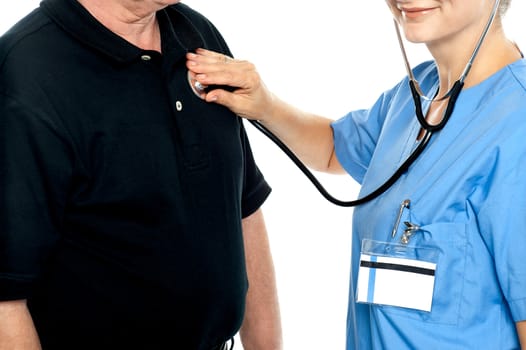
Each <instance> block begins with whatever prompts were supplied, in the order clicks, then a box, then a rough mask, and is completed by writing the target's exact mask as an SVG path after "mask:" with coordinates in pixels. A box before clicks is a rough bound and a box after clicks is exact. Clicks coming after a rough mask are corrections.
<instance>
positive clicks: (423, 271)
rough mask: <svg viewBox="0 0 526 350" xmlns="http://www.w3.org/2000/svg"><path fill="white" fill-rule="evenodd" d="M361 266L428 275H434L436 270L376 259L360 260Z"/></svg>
mask: <svg viewBox="0 0 526 350" xmlns="http://www.w3.org/2000/svg"><path fill="white" fill-rule="evenodd" d="M360 266H361V267H369V268H373V269H384V270H396V271H403V272H412V273H418V274H420V275H428V276H434V275H435V270H433V269H426V268H424V267H417V266H408V265H400V264H390V263H382V262H376V261H365V260H362V261H360Z"/></svg>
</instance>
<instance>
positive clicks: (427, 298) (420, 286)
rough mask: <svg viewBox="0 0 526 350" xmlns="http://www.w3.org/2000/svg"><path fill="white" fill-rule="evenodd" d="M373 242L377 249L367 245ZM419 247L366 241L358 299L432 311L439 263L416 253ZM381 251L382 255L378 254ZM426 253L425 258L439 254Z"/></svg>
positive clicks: (362, 257)
mask: <svg viewBox="0 0 526 350" xmlns="http://www.w3.org/2000/svg"><path fill="white" fill-rule="evenodd" d="M371 244H373V245H374V249H368V248H371ZM364 248H366V249H364ZM417 250H418V248H409V247H406V246H398V245H393V244H389V243H382V242H375V241H368V242H363V243H362V253H361V255H360V267H359V270H358V285H357V290H356V301H357V302H359V303H368V304H378V305H390V306H398V307H404V308H410V309H416V310H422V311H427V312H429V311H431V306H432V303H433V288H434V286H435V271H436V263H435V262H433V261H424V260H420V259H419V258H417V257H419V255H421V254H418V253H416V254H415V251H417ZM426 250H427V249H426ZM379 251H381V252H382V254H381V255H379V254H377V253H379ZM386 252H387V253H389V254H391V255H388V254H386ZM408 252H410V254H409V253H408ZM426 255H427V257H428V259H426V260H429V256H432V257H433V258H432V259H435V258H434V257H435V256H436V255H435V254H426ZM435 261H436V260H435Z"/></svg>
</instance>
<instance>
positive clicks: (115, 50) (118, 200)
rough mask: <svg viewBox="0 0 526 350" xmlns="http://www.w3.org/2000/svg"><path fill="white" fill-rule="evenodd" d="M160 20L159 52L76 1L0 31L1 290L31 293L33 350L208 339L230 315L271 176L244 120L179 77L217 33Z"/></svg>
mask: <svg viewBox="0 0 526 350" xmlns="http://www.w3.org/2000/svg"><path fill="white" fill-rule="evenodd" d="M157 16H158V19H159V23H160V27H161V32H162V33H161V37H162V51H163V53H162V54H160V53H158V52H152V51H144V50H141V49H139V48H137V47H135V46H133V45H131V44H130V43H128V42H126V41H125V40H123V39H122V38H120V37H119V36H117V35H115V34H113V33H112V32H110V31H109V30H108V29H106V28H105V27H103V26H102V25H101V24H100V23H98V22H97V21H96V20H95V19H94V18H93V17H92V16H90V14H89V13H88V12H87V11H86V10H85V9H84V8H83V7H82V6H81V5H80V4H78V3H77V1H75V0H44V1H43V2H42V4H41V6H40V7H39V8H38V9H36V10H35V11H34V12H33V13H31V14H29V15H28V16H27V17H26V18H24V19H23V20H22V21H20V22H19V23H18V24H17V25H15V26H14V27H13V28H12V29H11V30H10V31H9V32H7V33H6V34H5V35H4V36H3V37H2V38H1V39H0V225H1V226H0V228H1V230H0V300H11V299H21V298H27V299H28V305H29V307H30V311H31V313H32V316H33V319H34V322H35V324H36V327H37V330H38V332H39V335H40V338H41V341H42V344H43V346H44V349H46V350H47V349H51V350H54V349H209V348H210V347H211V346H214V345H215V344H217V343H219V342H221V341H223V340H225V339H227V338H229V337H230V336H232V335H233V334H235V333H236V331H237V330H238V329H239V326H240V324H241V322H242V319H243V313H244V304H245V294H246V290H247V278H246V271H245V261H244V251H243V239H242V230H241V219H242V218H243V217H245V216H248V215H250V214H251V213H253V212H254V211H255V210H257V208H259V207H260V206H261V204H262V203H263V201H264V200H265V199H266V197H267V196H268V194H269V192H270V188H269V186H268V185H267V183H266V182H265V180H264V179H263V177H262V175H261V173H260V172H259V170H258V168H257V166H256V165H255V163H254V160H253V157H252V153H251V150H250V147H249V143H248V141H247V136H246V134H245V131H244V128H243V124H242V122H241V120H240V119H239V118H237V117H236V116H234V115H233V114H232V113H231V112H229V111H228V110H227V109H226V108H223V107H221V106H219V105H215V104H208V103H205V102H203V101H202V100H200V99H199V98H198V97H197V96H195V95H194V93H193V92H192V90H191V88H190V86H189V84H188V82H187V70H186V68H185V54H186V53H187V52H188V51H191V50H194V49H196V48H198V47H205V48H209V49H212V50H216V51H220V52H224V53H229V50H228V47H227V45H226V44H225V42H224V40H223V39H222V37H221V35H220V34H219V32H218V31H217V30H216V29H215V28H214V26H213V25H212V24H211V23H210V22H209V21H207V20H206V19H205V18H204V17H202V16H201V15H200V14H198V13H196V12H195V11H193V10H192V9H190V8H189V7H187V6H185V5H183V4H178V5H175V6H171V7H168V8H166V9H164V10H162V11H160V12H159V13H158V14H157ZM160 344H170V346H169V347H163V346H161V345H160Z"/></svg>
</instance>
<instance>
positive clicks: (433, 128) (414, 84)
mask: <svg viewBox="0 0 526 350" xmlns="http://www.w3.org/2000/svg"><path fill="white" fill-rule="evenodd" d="M499 4H500V0H496V1H495V4H494V6H493V9H492V12H491V15H490V17H489V19H488V22H487V23H486V26H485V27H484V29H483V31H482V34H481V35H480V38H479V40H478V42H477V44H476V46H475V49H474V50H473V52H472V54H471V57H470V58H469V61H468V63H467V64H466V66H465V68H464V70H463V71H462V74H461V75H460V77H459V78H458V80H457V81H456V82H455V83H454V84H453V86H452V87H451V88H450V89H449V91H448V92H447V93H446V94H444V95H443V96H442V97H428V96H426V95H425V94H424V93H423V92H422V90H421V89H420V85H419V84H418V81H417V80H416V79H415V77H414V75H413V71H412V70H411V66H410V64H409V61H408V59H407V53H406V50H405V47H404V43H403V39H402V35H401V34H400V28H399V24H398V22H397V21H396V19H394V25H395V29H396V35H397V38H398V44H399V46H400V50H401V51H402V56H403V59H404V63H405V68H406V70H407V75H408V79H409V87H410V90H411V95H412V97H413V102H414V104H415V112H416V117H417V119H418V122H419V124H420V126H421V127H422V130H423V131H424V135H423V136H422V138H421V139H420V141H419V142H418V144H417V146H416V147H415V149H414V150H413V152H412V153H411V154H410V155H409V156H408V157H407V159H406V160H405V161H404V162H403V163H402V164H401V165H400V167H399V168H398V169H397V170H396V171H395V172H394V173H393V175H391V177H390V178H388V179H387V180H386V181H385V182H384V183H383V184H382V185H380V186H379V187H378V188H376V189H375V190H374V191H372V192H370V193H369V194H367V195H365V196H363V197H361V198H358V199H356V200H352V201H342V200H339V199H337V198H335V197H333V196H332V195H331V194H330V193H329V192H328V191H327V190H326V189H325V188H324V187H323V185H322V184H321V183H320V182H319V181H318V179H317V178H316V177H315V176H314V175H313V174H312V172H311V171H310V170H309V169H308V168H307V166H306V165H305V164H303V163H302V162H301V161H300V160H299V158H298V157H297V156H296V155H295V154H294V153H293V152H292V151H291V150H290V149H289V148H288V147H287V146H286V145H285V144H284V143H283V142H282V141H281V140H280V139H279V138H278V137H277V136H276V135H274V134H273V133H272V132H271V131H270V130H269V129H267V128H266V127H265V126H264V125H262V124H261V123H260V122H259V121H257V120H250V119H248V121H249V122H250V123H251V124H252V125H253V126H254V127H256V129H258V130H259V131H261V132H262V133H263V134H264V135H265V136H267V137H268V138H269V139H270V140H271V141H272V142H274V143H275V144H276V145H277V146H278V147H279V148H280V149H281V150H282V151H283V152H284V153H285V154H286V155H287V156H288V157H289V158H290V159H291V160H292V161H293V162H294V164H296V166H297V167H298V168H299V169H300V170H301V171H302V172H303V174H304V175H305V176H306V177H307V178H308V179H309V180H310V181H311V182H312V184H313V185H314V186H315V187H316V189H317V190H318V191H319V192H320V194H321V195H322V196H323V197H325V199H327V200H328V201H329V202H331V203H333V204H336V205H338V206H341V207H354V206H357V205H360V204H363V203H366V202H369V201H371V200H373V199H375V198H377V197H378V196H380V195H381V194H383V193H384V192H385V191H387V190H388V189H389V188H390V187H391V186H392V185H393V184H394V183H395V182H396V181H397V180H398V179H399V178H400V177H401V176H402V175H403V174H404V173H405V172H406V171H407V170H408V169H409V167H410V166H411V165H412V164H413V163H414V162H415V160H416V159H417V158H418V157H419V156H420V155H421V154H422V152H423V151H424V149H425V148H426V146H427V145H428V144H429V141H430V139H431V136H432V135H433V133H435V132H437V131H440V130H442V129H443V128H444V126H445V125H446V123H447V122H448V120H449V118H450V117H451V114H452V113H453V109H454V108H455V104H456V101H457V98H458V96H459V94H460V91H461V90H462V87H463V86H464V81H465V79H466V77H467V75H468V73H469V71H470V70H471V67H472V65H473V61H474V60H475V57H476V56H477V54H478V52H479V50H480V47H481V46H482V43H483V42H484V39H485V38H486V35H487V34H488V32H489V29H490V27H491V24H492V23H493V20H494V19H495V16H496V14H497V11H498V8H499ZM189 83H190V86H191V87H192V89H196V90H197V91H194V92H196V94H197V95H198V96H199V93H201V92H203V91H206V90H208V89H207V88H205V87H203V86H202V85H201V84H199V83H198V82H197V81H192V79H191V78H190V77H189ZM227 89H229V90H231V89H230V88H228V87H227ZM446 98H449V100H448V103H447V106H446V109H445V111H444V113H443V117H442V120H441V121H440V122H439V123H438V124H434V125H432V124H429V123H428V122H427V120H426V119H425V117H424V113H423V110H422V99H423V100H426V101H430V102H435V101H442V100H445V99H446Z"/></svg>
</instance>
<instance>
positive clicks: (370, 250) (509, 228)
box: [187, 0, 526, 350]
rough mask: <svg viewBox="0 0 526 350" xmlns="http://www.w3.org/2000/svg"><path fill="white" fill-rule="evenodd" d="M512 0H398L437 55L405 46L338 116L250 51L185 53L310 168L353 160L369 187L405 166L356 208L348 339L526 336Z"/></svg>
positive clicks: (367, 343)
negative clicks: (363, 102)
mask: <svg viewBox="0 0 526 350" xmlns="http://www.w3.org/2000/svg"><path fill="white" fill-rule="evenodd" d="M496 1H497V2H496ZM510 1H511V0H501V1H500V3H499V2H498V0H388V1H387V3H388V6H389V7H390V8H391V10H392V12H393V14H394V18H395V22H396V28H397V30H398V28H400V29H401V31H402V32H403V33H404V35H405V38H406V39H407V40H409V41H411V42H415V43H424V44H425V45H426V46H427V48H428V50H429V51H430V53H431V55H432V57H433V60H432V61H429V62H423V63H421V64H420V65H418V66H416V67H414V68H411V67H410V66H409V64H408V63H407V58H406V65H407V68H408V73H409V74H408V78H406V79H404V80H402V81H400V82H399V83H398V84H396V85H394V86H393V88H392V89H390V90H388V91H386V92H384V93H383V94H382V95H381V96H380V97H379V98H378V100H377V102H376V103H375V104H374V105H373V106H372V107H371V108H369V109H367V110H357V111H352V112H350V113H348V114H347V115H346V116H344V117H343V118H341V119H339V120H336V121H334V120H331V119H327V118H324V117H320V116H317V115H313V114H309V113H306V112H304V111H301V110H298V109H297V108H294V107H293V106H290V105H288V104H287V103H285V102H284V101H282V100H280V99H279V98H278V97H277V96H275V95H273V94H272V93H271V92H270V91H268V90H267V88H266V87H265V85H264V83H263V82H262V81H261V79H260V76H259V75H258V73H257V72H256V70H255V68H254V66H253V65H252V64H251V63H250V62H247V61H241V60H234V59H231V58H228V57H225V56H223V55H219V54H217V53H214V52H210V51H205V50H198V51H197V52H195V53H189V54H188V56H187V58H188V62H187V66H188V68H189V70H190V74H191V78H192V80H191V81H192V82H193V85H194V87H195V88H196V90H197V91H198V93H200V95H201V97H202V98H203V99H205V100H206V101H207V102H210V103H219V104H222V105H225V106H227V107H229V108H230V109H232V110H233V111H235V112H236V113H237V114H239V115H241V116H243V117H246V118H249V119H252V120H258V121H259V123H261V124H262V125H264V126H265V127H266V128H267V129H269V130H270V131H272V132H273V133H274V134H275V135H277V136H278V137H279V138H280V139H281V140H283V142H284V143H285V144H287V145H288V146H289V147H290V148H291V149H292V150H293V152H294V153H295V154H296V155H297V156H298V157H299V158H300V159H301V160H302V161H303V162H305V163H306V164H307V165H308V166H309V167H310V168H312V169H315V170H318V171H325V172H329V173H343V172H344V171H346V172H348V173H349V174H350V175H351V176H352V177H353V178H354V179H355V180H356V181H358V182H359V183H360V184H361V194H360V196H362V197H363V196H364V195H367V194H369V193H371V192H373V191H374V190H375V189H377V188H378V187H379V186H381V185H382V184H383V183H385V182H386V180H388V179H389V178H390V177H391V176H392V175H393V174H394V173H396V172H397V171H398V169H399V168H401V167H402V170H401V171H398V172H399V173H400V177H399V178H397V179H394V181H391V183H389V185H390V187H389V188H388V189H387V190H386V191H385V192H383V193H382V194H381V195H379V196H377V197H376V198H374V199H372V200H370V201H368V202H367V203H365V204H362V205H360V206H358V207H356V208H355V210H354V219H353V235H352V237H353V242H352V244H353V250H352V269H351V279H350V280H351V285H350V293H349V304H348V322H347V323H348V326H347V349H349V350H350V349H499V350H503V349H519V348H520V347H521V345H522V349H526V321H525V320H526V262H525V259H524V254H525V252H526V142H525V141H524V140H525V137H526V60H525V59H524V58H523V56H522V54H521V52H520V50H519V48H518V47H517V46H516V45H515V44H514V43H513V42H511V41H510V40H508V39H507V38H506V36H505V33H504V31H503V27H502V16H503V15H504V13H505V11H506V9H507V8H508V6H509V3H510ZM400 44H401V48H402V52H403V53H404V57H405V51H404V49H403V44H402V41H400ZM211 85H229V86H231V87H234V89H221V88H215V89H211V90H202V89H203V88H205V87H207V86H211ZM414 152H416V153H417V154H415V153H414ZM411 158H414V159H411ZM407 159H411V163H410V164H407V163H406V160H407ZM404 163H406V164H405V165H404ZM404 167H405V168H404Z"/></svg>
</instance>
